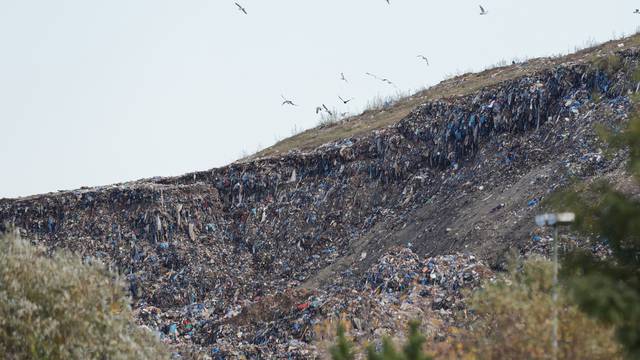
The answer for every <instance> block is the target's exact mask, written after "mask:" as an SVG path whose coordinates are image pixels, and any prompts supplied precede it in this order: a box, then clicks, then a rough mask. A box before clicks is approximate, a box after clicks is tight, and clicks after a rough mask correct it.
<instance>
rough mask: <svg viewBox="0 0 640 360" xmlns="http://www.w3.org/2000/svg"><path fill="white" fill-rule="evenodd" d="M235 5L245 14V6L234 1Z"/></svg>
mask: <svg viewBox="0 0 640 360" xmlns="http://www.w3.org/2000/svg"><path fill="white" fill-rule="evenodd" d="M235 4H236V6H237V7H238V10H240V11H242V12H243V13H244V14H245V15H247V10H246V9H245V8H243V7H242V5H240V4H238V3H235Z"/></svg>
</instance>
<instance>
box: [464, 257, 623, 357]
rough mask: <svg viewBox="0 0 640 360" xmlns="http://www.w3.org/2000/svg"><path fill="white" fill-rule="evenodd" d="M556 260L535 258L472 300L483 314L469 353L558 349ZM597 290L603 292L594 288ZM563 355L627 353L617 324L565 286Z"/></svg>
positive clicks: (468, 339) (533, 353)
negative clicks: (585, 308) (605, 321)
mask: <svg viewBox="0 0 640 360" xmlns="http://www.w3.org/2000/svg"><path fill="white" fill-rule="evenodd" d="M552 274H553V273H552V263H551V262H549V261H547V260H543V259H532V260H528V261H526V262H525V263H524V264H522V268H521V269H520V270H515V269H513V270H512V271H511V272H510V273H509V274H508V275H507V276H505V277H502V278H500V279H498V280H496V281H495V282H491V283H488V284H486V285H485V286H484V287H483V288H482V290H479V291H477V292H476V293H475V294H474V296H473V297H472V300H471V307H472V308H473V309H474V311H475V312H476V315H477V316H478V319H477V321H476V322H475V323H474V324H472V327H471V330H470V331H469V333H468V334H467V335H466V336H465V337H464V339H463V340H462V341H463V344H464V348H465V350H466V351H465V352H466V353H467V355H468V357H469V358H481V359H546V358H549V356H550V354H551V353H552V345H551V334H552V330H551V329H552V319H553V316H552V312H553V301H552V298H551V289H552ZM594 291H597V290H595V289H594ZM557 308H558V319H559V321H558V339H559V341H558V359H616V358H620V357H621V351H620V347H619V346H618V344H617V343H616V341H615V337H614V331H613V329H612V328H611V327H608V326H605V325H602V324H599V323H598V322H597V321H596V320H594V319H591V318H590V317H588V316H587V315H586V314H584V313H583V312H582V311H580V309H579V308H578V306H577V305H576V304H575V303H574V302H573V301H572V299H571V297H569V296H568V295H567V292H566V291H565V290H564V289H563V288H560V290H559V296H558V302H557Z"/></svg>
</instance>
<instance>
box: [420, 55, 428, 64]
mask: <svg viewBox="0 0 640 360" xmlns="http://www.w3.org/2000/svg"><path fill="white" fill-rule="evenodd" d="M418 57H419V58H420V59H422V60H424V61H425V62H426V63H427V65H429V59H427V57H426V56H424V55H418Z"/></svg>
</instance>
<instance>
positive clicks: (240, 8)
mask: <svg viewBox="0 0 640 360" xmlns="http://www.w3.org/2000/svg"><path fill="white" fill-rule="evenodd" d="M385 1H386V2H387V4H389V5H391V1H390V0H385ZM234 4H235V5H236V7H237V8H238V11H240V12H241V13H243V14H244V15H248V14H249V13H248V12H247V9H246V8H245V7H244V6H242V5H241V4H240V3H238V2H235V3H234ZM479 7H480V15H481V16H483V15H487V14H488V13H489V12H488V11H487V10H486V9H485V8H484V7H483V6H482V5H479ZM635 13H637V14H640V9H636V11H635ZM417 57H418V58H419V59H421V60H423V61H424V62H425V63H426V64H427V66H429V59H428V58H427V57H426V56H424V55H418V56H417ZM365 75H367V76H370V77H371V78H373V79H375V80H378V81H380V82H383V83H385V84H387V85H391V86H393V87H395V88H396V89H397V88H398V87H397V86H396V84H394V83H393V81H391V80H389V79H388V78H385V77H379V76H377V75H375V74H372V73H370V72H366V73H365ZM340 80H342V81H344V82H345V83H349V81H348V80H347V78H346V77H345V75H344V73H342V72H341V73H340ZM280 97H281V98H282V106H285V105H287V106H293V107H296V106H298V104H296V103H295V102H293V100H291V99H288V98H286V97H285V96H284V95H282V94H281V95H280ZM338 99H340V101H341V102H342V103H343V104H344V105H347V104H348V103H349V102H350V101H351V100H353V98H349V99H344V98H342V97H341V96H340V95H338ZM323 111H324V112H326V113H327V114H328V115H330V116H333V115H334V112H332V111H331V110H329V108H328V107H327V106H326V105H325V104H322V105H321V106H316V114H319V113H321V112H323ZM345 114H346V113H342V115H345Z"/></svg>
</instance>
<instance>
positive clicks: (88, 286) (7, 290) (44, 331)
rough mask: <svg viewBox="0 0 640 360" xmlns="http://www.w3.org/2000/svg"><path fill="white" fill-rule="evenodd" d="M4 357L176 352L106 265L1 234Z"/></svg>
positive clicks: (139, 355)
mask: <svg viewBox="0 0 640 360" xmlns="http://www.w3.org/2000/svg"><path fill="white" fill-rule="evenodd" d="M0 357H1V358H4V359H162V358H167V357H168V354H167V353H166V351H165V350H164V349H163V347H162V344H160V343H159V341H158V340H157V339H156V338H155V336H153V334H151V333H150V332H149V331H148V330H144V329H142V328H140V327H138V326H136V325H135V323H134V322H133V321H132V314H131V309H130V306H129V299H128V298H127V296H126V292H125V289H124V284H123V283H122V282H120V281H119V280H118V279H116V278H115V276H114V275H113V274H110V273H109V272H108V271H107V269H106V268H105V267H104V266H102V265H87V264H83V263H82V261H81V260H80V259H78V258H77V257H75V256H72V255H70V254H62V253H61V254H55V255H53V256H47V255H46V254H45V253H44V250H43V249H41V248H38V247H34V246H31V245H30V244H29V243H27V242H25V241H23V240H20V239H17V238H16V237H14V236H0Z"/></svg>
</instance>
